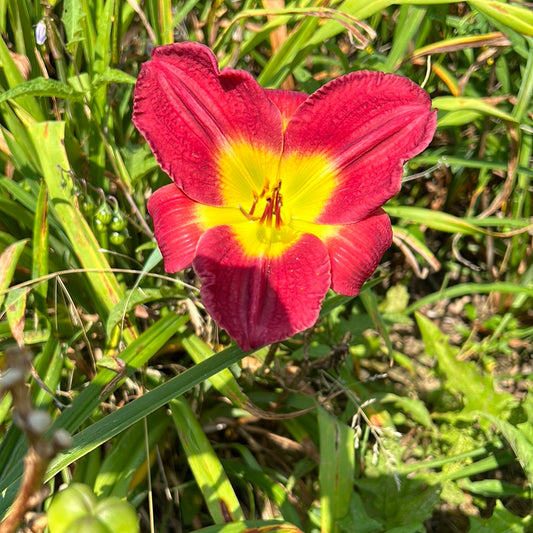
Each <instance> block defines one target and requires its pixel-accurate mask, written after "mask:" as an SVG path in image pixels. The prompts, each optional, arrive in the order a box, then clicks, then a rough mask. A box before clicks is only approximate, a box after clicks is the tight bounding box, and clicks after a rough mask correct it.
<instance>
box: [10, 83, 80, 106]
mask: <svg viewBox="0 0 533 533" xmlns="http://www.w3.org/2000/svg"><path fill="white" fill-rule="evenodd" d="M21 96H50V97H55V98H64V99H66V100H72V101H81V100H83V93H81V92H79V91H76V90H75V89H74V88H73V87H71V86H70V85H66V84H65V83H62V82H60V81H57V80H52V79H49V78H34V79H31V80H28V81H24V82H22V83H20V84H19V85H16V86H15V87H13V88H12V89H9V90H8V91H6V92H4V93H2V94H0V103H1V102H6V101H7V100H12V99H16V98H19V97H21Z"/></svg>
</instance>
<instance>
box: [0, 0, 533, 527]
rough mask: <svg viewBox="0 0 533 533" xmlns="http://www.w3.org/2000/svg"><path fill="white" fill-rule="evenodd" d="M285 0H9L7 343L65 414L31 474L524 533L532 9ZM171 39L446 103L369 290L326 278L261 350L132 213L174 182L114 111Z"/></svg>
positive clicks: (179, 520)
mask: <svg viewBox="0 0 533 533" xmlns="http://www.w3.org/2000/svg"><path fill="white" fill-rule="evenodd" d="M285 4H286V5H285V7H284V6H283V3H279V2H268V1H266V0H265V1H263V2H258V1H257V2H255V1H244V2H229V1H228V2H203V1H199V0H187V1H182V2H171V1H170V0H157V1H156V0H146V1H145V2H141V3H137V2H136V1H132V2H121V1H118V0H107V1H103V0H102V1H91V0H68V1H67V0H63V1H62V2H61V1H59V2H51V3H50V4H41V3H38V2H32V1H30V0H21V1H19V2H9V1H8V2H0V31H1V37H2V38H1V39H0V161H1V165H0V254H1V255H0V306H1V307H0V361H1V362H2V366H3V369H4V370H5V368H6V366H8V365H12V363H10V362H9V361H7V358H6V356H5V353H6V351H7V350H8V348H9V347H12V346H13V345H16V344H18V345H19V346H21V347H22V346H24V347H26V348H28V349H29V350H31V352H32V354H33V360H32V364H33V368H32V369H31V372H29V373H28V374H27V376H26V383H28V385H29V391H30V396H31V399H32V402H33V404H34V405H35V406H36V407H39V408H41V409H43V410H45V411H47V412H48V413H49V414H50V416H51V418H52V419H53V425H52V430H51V431H55V430H57V429H59V428H64V429H65V430H67V431H68V432H69V433H70V434H72V436H73V442H72V443H71V445H70V446H69V447H68V448H67V449H66V450H64V451H63V452H60V453H59V454H58V455H56V456H55V457H54V458H52V459H51V461H50V463H49V465H48V466H47V471H46V473H45V474H44V475H43V482H44V483H45V484H46V486H48V487H49V488H50V489H51V493H52V494H53V493H55V492H57V491H58V490H59V488H60V486H61V485H62V484H65V483H67V484H68V483H70V482H72V481H76V482H80V483H85V484H87V485H89V487H90V488H91V489H92V490H94V492H95V494H96V496H97V497H100V498H107V497H110V496H118V497H120V498H125V499H128V501H130V502H131V503H132V504H133V505H134V506H135V508H136V509H137V511H138V516H139V520H140V524H141V531H151V530H152V531H193V530H200V529H202V528H204V530H205V531H213V532H214V531H219V530H220V529H221V527H222V524H224V522H228V521H231V520H234V521H235V522H236V524H235V528H236V529H235V531H242V530H243V529H244V522H243V521H244V520H250V521H254V522H253V523H254V525H255V527H261V526H263V525H264V526H267V525H272V520H274V519H276V520H277V521H278V522H277V523H282V524H285V528H286V529H285V530H286V531H298V529H296V528H299V530H301V531H306V532H314V531H323V532H329V531H338V532H343V531H345V532H353V531H365V532H369V533H370V532H376V533H377V532H382V531H397V532H400V531H401V532H411V531H412V532H417V531H431V532H439V531H442V532H444V531H450V530H456V531H467V530H469V528H470V530H471V531H481V530H486V531H493V532H495V533H497V532H500V531H501V532H504V531H505V532H515V531H516V532H517V533H518V532H522V531H526V530H527V529H528V527H531V525H532V518H531V517H532V509H531V500H530V496H531V493H530V491H531V483H532V481H533V471H532V466H531V465H532V461H531V458H532V456H533V435H532V433H531V424H532V423H533V399H532V393H531V382H530V377H531V372H532V358H531V357H532V352H533V350H532V345H531V339H532V338H533V326H532V315H531V301H532V296H533V263H532V261H531V254H532V247H531V233H532V224H533V220H532V211H531V209H532V205H531V198H532V196H531V177H532V175H533V173H532V171H531V151H532V132H533V129H532V114H531V104H530V101H531V93H532V90H533V52H532V46H533V42H532V38H533V20H532V17H531V13H530V12H529V11H528V10H527V8H526V7H524V6H523V5H521V4H519V3H516V4H512V3H502V2H486V1H481V0H475V1H474V0H472V1H470V2H461V3H458V2H440V1H431V0H427V1H425V2H424V3H419V2H396V3H395V4H394V5H391V3H390V2H388V1H386V0H379V1H373V2H368V1H366V0H365V1H363V0H355V1H348V0H347V1H345V2H330V3H328V5H327V6H326V5H325V4H323V3H316V2H310V1H303V2H285ZM415 4H416V5H415ZM358 20H361V21H362V22H363V24H358V23H357V21H358ZM39 21H42V23H43V24H44V25H45V27H46V37H47V39H46V41H45V42H44V43H43V44H37V43H36V41H35V30H36V25H37V24H38V23H39ZM181 40H193V41H200V42H203V43H205V44H207V45H209V46H211V47H213V48H214V50H215V52H216V54H217V57H218V58H219V61H220V63H221V65H223V66H229V67H233V68H242V69H246V70H248V71H249V72H251V73H252V74H254V75H255V76H256V77H257V78H258V80H259V81H260V83H261V84H263V85H264V86H265V87H284V88H294V89H297V90H301V91H305V92H312V91H314V90H316V89H317V88H318V87H320V86H322V85H323V84H324V83H326V82H327V81H329V80H330V79H332V78H335V77H336V76H339V75H342V74H345V73H347V72H350V71H354V70H361V69H370V70H382V71H385V72H396V73H398V74H402V75H405V76H407V77H409V78H410V79H412V80H413V81H415V82H416V83H418V84H420V85H423V86H424V88H425V89H426V90H427V91H428V92H429V94H430V95H431V97H432V98H433V99H434V101H435V105H436V107H437V108H438V109H439V111H438V117H439V126H438V130H437V133H436V135H435V139H434V141H433V143H432V144H431V146H430V147H429V148H428V149H427V150H426V151H425V152H424V153H423V154H421V155H420V156H418V157H417V158H415V159H414V160H413V161H411V162H410V163H409V165H408V166H407V168H406V169H405V170H406V172H405V173H406V179H405V182H404V186H403V188H402V191H401V193H400V194H399V195H398V196H397V197H395V198H394V199H393V200H391V202H389V205H388V206H386V209H387V211H388V213H389V215H390V216H391V219H392V222H393V225H394V226H395V241H394V244H393V246H392V248H391V249H390V250H389V251H388V252H387V254H386V256H385V257H384V260H383V261H382V264H381V266H380V267H379V269H378V271H377V272H376V274H375V275H374V277H373V279H372V280H371V281H369V282H367V284H366V286H365V287H366V288H365V290H364V291H363V292H362V294H361V295H360V296H359V297H358V298H346V297H339V296H335V295H333V294H332V295H330V296H329V297H328V298H327V300H326V302H325V304H324V309H323V313H322V314H321V319H320V321H319V323H318V324H317V325H316V326H315V327H314V328H313V329H312V330H310V331H308V332H306V333H305V334H302V335H297V336H296V337H294V338H293V339H289V340H287V341H286V342H284V343H281V344H280V345H279V346H272V347H270V348H268V347H267V348H264V349H261V350H259V351H258V352H257V353H255V354H244V353H242V352H241V351H240V350H239V349H238V348H236V347H235V346H234V345H232V343H231V340H230V339H229V338H228V337H227V336H226V335H225V333H224V332H223V331H218V330H217V329H216V327H215V326H214V324H213V323H212V321H211V320H210V319H209V317H208V316H207V315H206V314H205V312H204V310H203V308H202V305H201V301H200V300H199V296H198V291H197V290H196V289H197V283H196V280H195V279H194V275H193V273H192V272H185V273H182V274H180V275H179V276H177V277H176V278H175V279H174V278H172V277H169V276H168V275H166V274H165V273H164V272H163V269H162V264H161V262H160V260H161V256H160V254H159V251H158V250H157V248H156V245H155V242H154V240H153V235H152V230H151V221H150V219H149V217H148V216H147V213H146V200H147V198H148V197H149V195H150V193H151V191H153V190H155V189H156V188H157V187H159V186H161V185H162V184H164V183H167V180H168V178H167V177H166V176H165V175H164V174H163V173H162V171H161V170H160V169H159V167H158V166H157V163H156V162H155V160H154V158H153V156H152V154H151V152H150V151H149V149H148V148H147V146H146V144H145V143H144V141H143V139H142V137H141V136H140V135H139V134H138V133H137V132H136V130H135V129H134V127H133V125H132V123H131V112H132V90H133V84H134V83H135V79H136V76H137V74H138V71H139V67H140V64H141V63H142V62H143V61H145V60H147V59H148V57H149V53H150V50H151V48H152V47H153V46H154V45H160V44H166V43H170V42H173V41H181ZM8 353H13V352H8ZM3 379H4V381H2V383H3V385H1V386H3V387H4V389H6V390H7V389H10V387H8V385H7V383H8V382H7V381H6V378H5V375H4V378H3ZM10 390H11V389H10ZM17 390H18V389H17ZM20 390H25V387H24V385H23V382H21V383H20ZM17 407H18V408H19V409H20V405H18V404H17V400H15V401H13V397H12V395H11V394H9V393H6V394H5V395H4V396H3V397H2V399H1V401H0V421H1V423H2V425H1V430H0V431H1V435H2V440H1V442H0V509H1V510H0V516H4V517H5V516H6V515H8V516H9V513H8V510H9V508H10V506H11V504H12V502H13V500H14V498H15V495H16V491H17V489H18V487H19V485H20V481H21V475H22V472H23V461H24V457H25V454H26V451H27V440H26V438H25V436H24V435H23V434H22V433H21V430H20V429H18V427H17V426H16V425H15V424H14V419H16V418H17V416H16V415H15V416H14V408H17ZM25 430H26V434H28V428H27V426H25ZM39 438H41V437H39ZM57 451H59V448H58V450H57ZM43 465H44V463H43ZM49 503H50V497H49V496H47V495H46V494H44V495H43V497H42V498H41V499H40V501H36V502H35V505H34V507H33V508H32V510H37V511H39V512H43V511H44V510H45V509H46V508H47V507H48V505H49ZM22 511H24V509H23V510H22ZM23 515H24V513H23V512H22V514H21V516H23ZM11 516H13V513H11ZM24 519H25V520H29V515H25V516H24ZM291 524H292V526H291ZM241 526H242V527H241ZM280 527H281V526H280ZM291 527H292V529H290V528H291ZM446 528H448V529H446ZM451 528H455V529H451ZM224 531H226V529H224ZM231 531H233V529H231Z"/></svg>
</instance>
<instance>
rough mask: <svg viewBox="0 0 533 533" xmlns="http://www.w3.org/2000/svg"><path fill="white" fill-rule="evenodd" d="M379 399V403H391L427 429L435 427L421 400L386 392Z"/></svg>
mask: <svg viewBox="0 0 533 533" xmlns="http://www.w3.org/2000/svg"><path fill="white" fill-rule="evenodd" d="M379 401H380V402H381V403H388V402H390V403H393V404H394V406H395V407H396V408H398V409H401V410H402V411H403V412H404V413H406V414H407V415H409V416H410V417H411V418H412V419H413V420H414V421H415V422H418V423H419V424H422V425H423V426H425V427H427V428H429V429H434V428H435V425H434V424H433V420H432V419H431V413H430V412H429V411H428V409H427V407H426V404H425V403H424V402H422V401H421V400H417V399H415V398H408V397H406V396H398V395H397V394H392V393H388V394H386V395H385V396H383V397H382V398H380V399H379Z"/></svg>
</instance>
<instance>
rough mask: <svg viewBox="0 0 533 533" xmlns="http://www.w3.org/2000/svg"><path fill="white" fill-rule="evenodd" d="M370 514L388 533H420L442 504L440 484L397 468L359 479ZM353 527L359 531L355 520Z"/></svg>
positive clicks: (358, 488)
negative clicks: (399, 472)
mask: <svg viewBox="0 0 533 533" xmlns="http://www.w3.org/2000/svg"><path fill="white" fill-rule="evenodd" d="M356 487H357V492H358V493H359V494H360V495H361V498H362V500H363V503H364V507H365V510H366V512H367V513H368V515H369V516H370V517H371V518H373V519H374V520H378V521H379V522H381V524H382V526H381V529H378V530H376V531H383V532H385V531H386V532H387V533H393V532H394V533H419V532H420V531H424V529H425V528H424V522H425V521H426V520H428V519H429V518H430V517H431V515H432V513H433V510H434V508H435V506H436V505H438V504H439V488H438V486H431V485H429V484H427V483H424V482H423V481H421V480H419V479H410V478H407V477H404V476H399V475H398V474H395V473H394V472H389V473H388V474H382V475H378V476H376V477H374V476H372V477H370V476H369V477H366V478H363V479H358V480H357V481H356ZM352 531H357V524H353V529H352Z"/></svg>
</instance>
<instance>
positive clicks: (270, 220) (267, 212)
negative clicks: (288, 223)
mask: <svg viewBox="0 0 533 533" xmlns="http://www.w3.org/2000/svg"><path fill="white" fill-rule="evenodd" d="M252 194H253V198H254V199H253V202H252V206H251V207H250V210H249V211H248V212H246V211H245V210H244V209H243V208H242V207H241V206H239V209H240V210H241V213H242V214H243V215H244V216H245V217H246V218H247V219H248V220H253V221H254V222H259V224H264V225H265V226H267V227H269V228H271V227H274V228H275V229H277V230H280V229H281V226H282V225H283V224H284V221H283V219H282V217H281V208H282V206H283V196H282V195H281V181H278V183H277V185H276V186H275V187H274V188H273V189H272V190H269V189H268V188H267V186H266V185H265V187H263V190H262V191H261V193H260V194H257V192H256V191H253V192H252ZM259 213H261V215H259Z"/></svg>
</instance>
